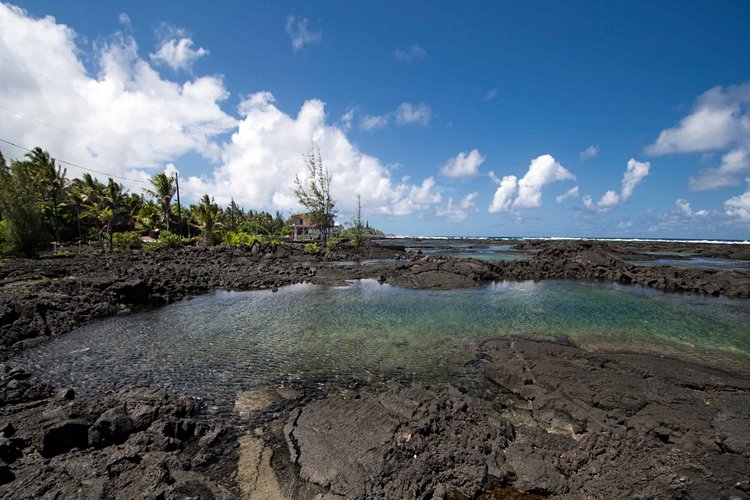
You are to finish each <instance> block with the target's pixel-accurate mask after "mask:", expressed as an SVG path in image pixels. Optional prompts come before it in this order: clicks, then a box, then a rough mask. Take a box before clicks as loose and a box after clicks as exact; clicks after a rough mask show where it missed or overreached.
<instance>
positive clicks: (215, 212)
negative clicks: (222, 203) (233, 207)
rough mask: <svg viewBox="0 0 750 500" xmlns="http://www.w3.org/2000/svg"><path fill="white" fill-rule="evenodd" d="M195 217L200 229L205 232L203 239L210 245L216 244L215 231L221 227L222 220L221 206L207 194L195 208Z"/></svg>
mask: <svg viewBox="0 0 750 500" xmlns="http://www.w3.org/2000/svg"><path fill="white" fill-rule="evenodd" d="M192 211H193V216H194V217H195V220H196V222H197V223H198V227H199V228H200V229H201V231H203V238H204V239H205V240H206V243H208V244H209V245H213V244H214V229H215V228H216V227H218V226H220V225H221V222H219V219H220V218H221V208H220V207H219V205H217V204H216V203H214V200H213V198H210V197H209V196H208V195H207V194H204V195H203V198H201V203H200V205H198V206H196V207H195V208H193V210H192Z"/></svg>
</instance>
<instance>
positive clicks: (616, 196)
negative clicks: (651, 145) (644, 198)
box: [583, 158, 651, 212]
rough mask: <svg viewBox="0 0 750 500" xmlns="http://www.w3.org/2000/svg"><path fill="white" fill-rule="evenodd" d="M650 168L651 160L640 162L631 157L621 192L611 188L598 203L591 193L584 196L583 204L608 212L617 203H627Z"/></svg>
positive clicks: (623, 177) (623, 178)
mask: <svg viewBox="0 0 750 500" xmlns="http://www.w3.org/2000/svg"><path fill="white" fill-rule="evenodd" d="M650 169H651V164H650V163H649V162H647V161H646V162H640V161H637V160H636V159H635V158H631V159H630V160H628V166H627V168H626V170H625V173H624V174H623V176H622V189H621V190H620V192H619V193H617V192H616V191H614V190H611V189H610V190H608V191H607V192H606V193H604V194H603V195H602V197H601V198H600V199H599V201H598V202H596V203H594V200H593V199H592V198H591V196H590V195H586V196H584V197H583V205H584V206H585V207H586V208H588V209H589V210H593V211H597V212H607V211H609V210H611V209H612V208H614V207H616V206H617V205H620V204H622V203H625V202H626V201H628V200H629V199H630V197H631V196H633V191H634V190H635V187H636V186H637V185H638V184H640V182H641V181H642V180H643V178H644V177H646V176H647V175H648V174H649V171H650Z"/></svg>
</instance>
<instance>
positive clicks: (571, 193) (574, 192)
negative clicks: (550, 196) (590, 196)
mask: <svg viewBox="0 0 750 500" xmlns="http://www.w3.org/2000/svg"><path fill="white" fill-rule="evenodd" d="M579 194H580V190H579V187H578V186H573V187H572V188H570V189H568V190H567V191H565V192H564V193H563V194H561V195H560V196H558V197H557V198H555V201H556V202H557V203H562V202H564V201H565V200H567V199H568V198H578V196H579Z"/></svg>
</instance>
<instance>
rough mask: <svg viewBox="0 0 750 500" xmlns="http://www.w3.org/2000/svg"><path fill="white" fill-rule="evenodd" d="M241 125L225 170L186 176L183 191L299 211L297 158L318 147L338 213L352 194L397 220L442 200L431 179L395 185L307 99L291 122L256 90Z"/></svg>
mask: <svg viewBox="0 0 750 500" xmlns="http://www.w3.org/2000/svg"><path fill="white" fill-rule="evenodd" d="M239 112H240V114H241V115H242V120H241V121H240V123H239V126H238V128H237V131H236V132H235V133H234V134H233V135H232V137H231V140H230V142H229V144H227V145H226V147H225V149H224V151H223V153H222V157H221V160H222V165H221V166H220V167H218V168H216V169H215V170H214V172H213V176H212V177H211V178H197V177H190V178H189V179H187V181H186V186H187V189H188V190H189V191H191V192H194V193H203V192H208V193H214V195H215V196H216V201H217V202H219V203H228V202H229V199H230V197H234V199H235V201H238V202H239V203H243V204H246V205H247V206H250V207H253V208H263V209H267V210H282V211H290V210H298V209H299V208H300V207H299V204H298V203H297V200H296V198H295V196H294V193H293V184H292V181H293V179H294V177H295V176H296V175H300V177H301V178H303V177H304V175H305V174H306V172H305V169H304V163H303V161H302V155H303V154H304V153H305V152H306V151H307V150H308V149H309V148H310V146H311V145H313V144H314V145H315V146H316V147H317V148H319V149H320V154H321V157H322V159H323V164H324V166H325V167H326V168H327V169H328V171H329V172H330V173H331V175H332V182H331V191H332V195H333V197H334V199H335V200H337V203H338V208H339V209H340V210H341V211H342V212H353V211H354V208H355V203H356V194H357V193H359V194H360V195H361V196H362V205H363V207H365V208H366V209H367V210H370V211H373V212H377V213H391V214H395V215H405V214H410V213H413V212H415V211H418V210H424V209H427V208H429V207H432V206H434V205H436V204H438V203H440V201H441V200H442V197H441V194H440V190H439V188H438V186H437V185H436V182H435V179H434V178H432V177H429V178H427V179H425V180H424V181H422V183H421V184H419V185H414V184H411V183H409V182H408V179H402V180H400V181H394V180H393V179H392V173H391V170H390V169H389V168H387V167H386V166H384V165H382V164H381V163H380V161H379V160H378V159H377V158H375V157H372V156H369V155H366V154H364V153H362V152H361V151H360V150H359V149H358V148H357V147H356V146H355V145H353V144H352V143H351V142H350V141H349V139H348V138H347V137H346V134H345V133H344V131H343V130H342V129H341V128H340V127H337V126H334V125H329V124H328V123H326V114H325V107H324V104H323V103H322V102H321V101H319V100H317V99H311V100H308V101H306V102H305V103H304V104H303V105H302V107H301V108H300V110H299V112H298V113H297V115H296V116H290V115H288V114H286V113H284V112H283V111H281V110H280V109H279V108H278V107H276V104H275V101H274V98H273V95H271V94H270V93H268V92H259V93H256V94H252V95H250V96H248V97H247V98H246V99H245V100H244V101H243V102H242V103H241V104H240V108H239Z"/></svg>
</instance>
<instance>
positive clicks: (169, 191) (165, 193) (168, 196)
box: [145, 172, 177, 231]
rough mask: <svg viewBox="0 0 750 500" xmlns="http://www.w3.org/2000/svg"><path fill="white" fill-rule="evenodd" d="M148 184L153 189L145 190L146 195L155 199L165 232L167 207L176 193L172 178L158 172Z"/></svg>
mask: <svg viewBox="0 0 750 500" xmlns="http://www.w3.org/2000/svg"><path fill="white" fill-rule="evenodd" d="M149 182H151V185H152V186H154V189H153V190H152V189H146V190H145V191H146V194H148V195H150V196H153V197H154V198H156V200H157V202H158V203H159V205H160V208H161V210H162V214H163V220H164V224H165V225H166V228H167V231H169V212H170V210H169V206H170V204H171V203H172V197H173V196H174V194H175V192H176V191H177V188H176V187H175V183H174V177H171V176H168V175H167V174H166V173H164V172H160V173H158V174H156V175H154V176H153V177H151V179H149Z"/></svg>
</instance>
